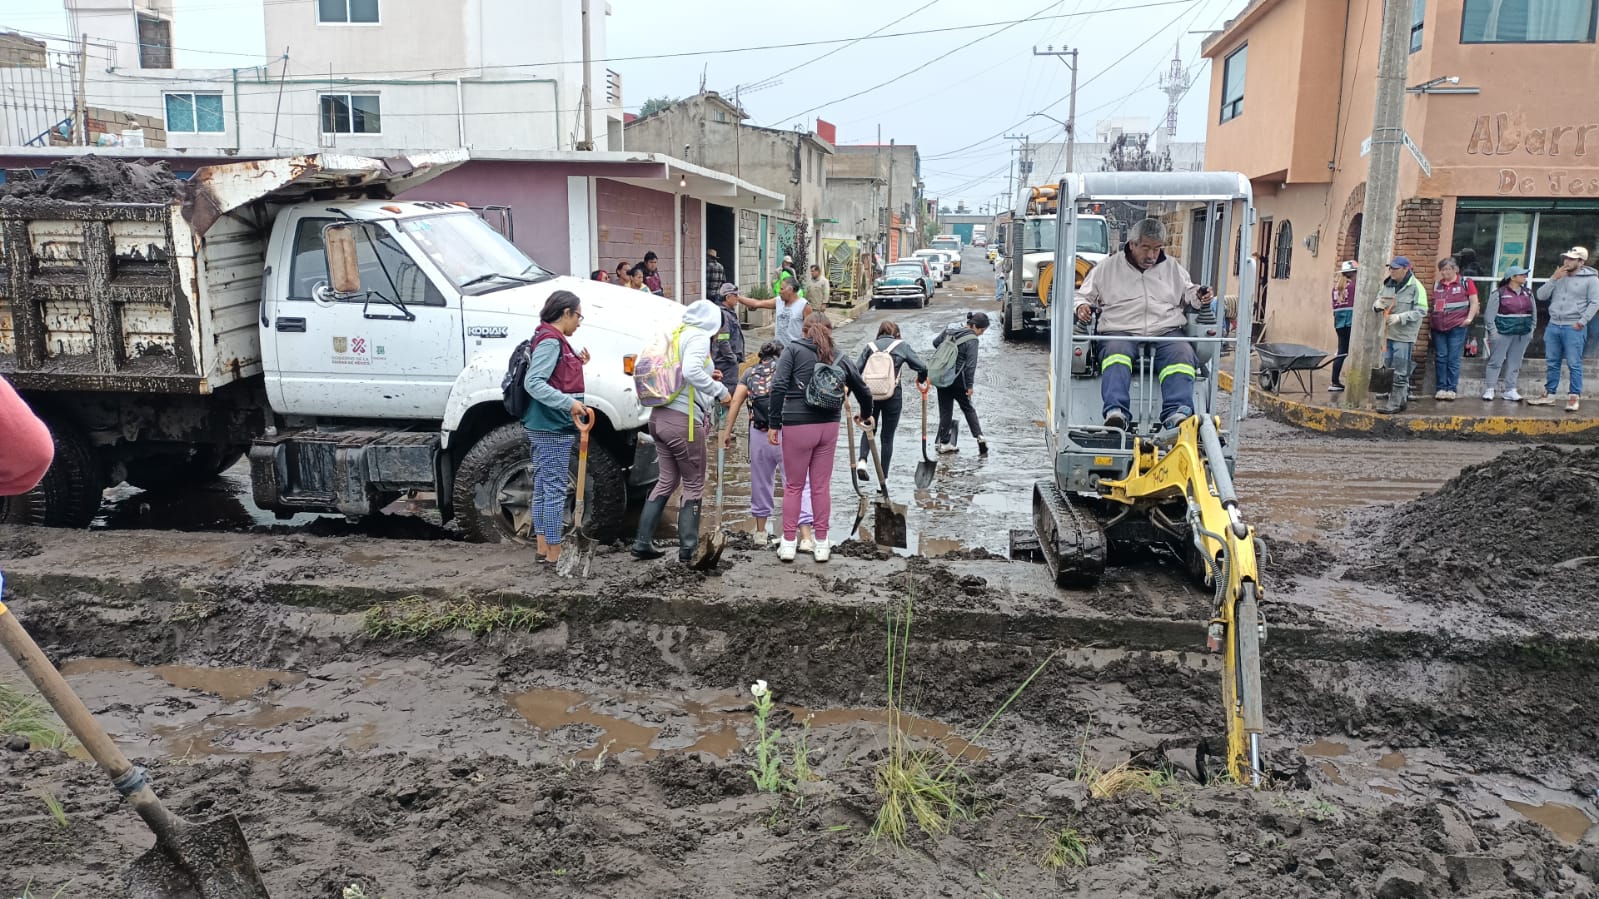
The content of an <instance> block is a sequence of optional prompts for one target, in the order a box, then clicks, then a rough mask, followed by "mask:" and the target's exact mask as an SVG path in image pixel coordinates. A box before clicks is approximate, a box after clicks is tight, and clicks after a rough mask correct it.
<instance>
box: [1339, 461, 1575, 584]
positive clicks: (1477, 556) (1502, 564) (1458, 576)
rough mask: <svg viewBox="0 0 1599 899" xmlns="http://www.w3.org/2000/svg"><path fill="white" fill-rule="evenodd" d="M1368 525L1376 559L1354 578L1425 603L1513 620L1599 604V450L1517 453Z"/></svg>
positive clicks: (1467, 472) (1474, 470) (1478, 468)
mask: <svg viewBox="0 0 1599 899" xmlns="http://www.w3.org/2000/svg"><path fill="white" fill-rule="evenodd" d="M1370 525H1371V526H1372V527H1371V530H1372V531H1373V532H1374V533H1375V534H1376V536H1377V538H1378V539H1377V541H1376V542H1375V544H1374V546H1373V550H1372V555H1373V558H1372V559H1371V560H1370V562H1369V564H1368V565H1366V566H1364V567H1363V570H1352V571H1351V572H1350V574H1349V576H1350V577H1352V578H1354V579H1364V580H1377V581H1383V582H1388V583H1395V584H1398V585H1400V586H1402V587H1403V588H1404V589H1405V590H1406V591H1407V592H1408V593H1410V594H1411V595H1412V596H1414V598H1416V599H1420V600H1434V601H1447V600H1456V599H1474V600H1477V601H1480V602H1484V603H1486V604H1488V605H1490V606H1493V607H1495V608H1497V609H1499V610H1500V611H1502V612H1504V613H1506V614H1523V613H1524V612H1525V611H1526V609H1527V606H1528V604H1529V603H1547V602H1558V603H1561V604H1562V605H1576V604H1582V605H1587V606H1588V607H1590V608H1591V607H1592V604H1593V603H1594V602H1596V601H1599V582H1596V580H1595V578H1594V573H1595V572H1596V571H1599V555H1596V554H1599V448H1589V449H1584V450H1575V451H1571V450H1562V449H1558V448H1555V447H1552V446H1538V447H1526V448H1520V449H1514V450H1511V451H1509V452H1506V453H1505V454H1503V455H1501V456H1499V457H1498V458H1496V459H1493V460H1490V461H1488V462H1484V463H1481V464H1478V465H1473V466H1470V467H1468V468H1466V469H1464V470H1462V471H1461V472H1460V474H1459V475H1457V476H1456V477H1455V478H1454V479H1453V480H1451V481H1449V482H1448V483H1446V484H1444V485H1443V486H1442V487H1441V488H1439V489H1438V490H1437V491H1436V492H1434V493H1431V494H1429V495H1427V496H1423V497H1421V498H1420V499H1417V500H1414V501H1412V502H1409V503H1406V504H1405V505H1402V506H1399V507H1398V508H1396V509H1393V510H1390V511H1388V512H1386V513H1383V514H1380V515H1378V516H1376V519H1375V521H1373V522H1370ZM1356 567H1357V568H1360V567H1361V566H1356Z"/></svg>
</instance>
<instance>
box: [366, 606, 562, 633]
mask: <svg viewBox="0 0 1599 899" xmlns="http://www.w3.org/2000/svg"><path fill="white" fill-rule="evenodd" d="M548 623H549V616H547V615H545V614H544V613H543V612H541V611H539V610H538V609H529V608H524V607H521V606H500V605H490V604H488V603H484V602H478V601H476V600H464V601H460V602H446V603H438V604H435V603H430V602H428V601H427V600H426V599H424V598H422V597H420V596H409V597H406V598H405V599H402V600H399V601H397V602H392V603H380V604H378V605H375V606H373V607H372V608H370V609H367V610H366V618H365V620H364V621H362V623H361V629H362V631H363V632H365V633H366V635H367V636H368V637H371V638H373V639H375V640H396V639H397V640H420V639H423V638H425V637H431V636H433V635H434V634H439V633H443V632H445V631H453V630H464V631H467V632H468V633H470V634H472V635H473V636H475V637H483V636H487V635H489V634H492V633H494V632H495V631H506V630H510V631H536V630H539V629H540V628H542V627H544V626H545V625H546V624H548Z"/></svg>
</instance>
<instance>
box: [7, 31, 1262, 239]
mask: <svg viewBox="0 0 1599 899" xmlns="http://www.w3.org/2000/svg"><path fill="white" fill-rule="evenodd" d="M257 2H259V0H257ZM440 2H448V0H440ZM597 2H598V0H597ZM249 3H250V0H177V2H176V14H175V18H176V19H177V21H178V27H177V28H175V29H174V31H175V35H176V39H175V41H174V43H176V44H177V45H178V50H177V57H178V60H179V64H180V65H183V66H187V67H221V66H229V65H250V64H254V63H258V62H260V61H261V58H262V53H263V49H262V48H261V46H260V35H259V18H257V19H256V23H257V24H256V25H255V27H254V29H251V28H240V27H239V22H240V18H239V16H240V13H241V9H240V8H241V7H244V6H247V5H249ZM610 4H611V12H612V15H611V16H610V17H609V19H608V20H607V22H606V28H607V32H608V37H609V42H610V46H609V48H608V52H607V54H606V55H607V57H609V58H608V60H607V61H606V62H605V65H606V66H607V67H608V68H612V69H615V70H617V71H618V72H620V73H621V74H622V76H623V86H624V91H625V97H624V101H625V102H626V103H627V105H628V106H629V107H630V108H632V109H634V110H636V109H637V107H638V106H640V105H642V104H643V103H644V101H645V100H647V99H649V98H650V97H654V96H669V97H680V96H684V95H687V94H692V93H694V92H695V91H696V90H697V89H698V88H699V85H700V81H701V79H702V78H703V79H704V81H705V84H706V86H707V87H709V88H711V89H713V90H718V91H722V92H723V93H727V94H731V93H732V92H733V89H734V87H735V86H740V85H743V86H746V87H747V88H748V90H747V91H745V92H741V96H742V98H743V101H744V105H745V107H746V109H748V110H749V112H750V113H751V115H752V116H753V119H754V123H755V124H758V125H768V126H773V127H792V126H794V125H795V124H796V123H803V124H804V125H805V126H806V127H814V124H815V120H816V119H817V118H818V117H820V118H823V119H826V120H828V121H830V122H832V123H834V124H835V125H837V126H838V137H839V141H840V142H841V143H872V142H875V141H876V139H877V133H878V131H877V129H878V126H879V125H881V126H882V135H883V140H884V141H885V142H886V141H887V140H888V139H890V138H893V139H894V140H896V141H898V142H900V143H913V144H916V145H917V146H918V147H919V148H920V150H921V154H922V176H923V178H924V180H925V181H926V182H927V186H928V191H929V193H930V194H931V195H932V196H936V197H939V198H941V199H943V200H946V201H948V202H950V203H952V204H953V202H954V201H956V200H962V199H964V200H965V201H966V202H967V203H969V204H971V205H972V206H974V207H975V206H977V205H980V204H981V203H983V202H985V201H987V200H989V199H991V198H992V197H993V196H994V195H995V194H996V193H998V192H1000V191H1002V190H1003V189H1004V186H1005V180H1006V171H1007V166H1008V163H1009V160H1010V148H1011V147H1012V146H1014V142H1013V141H1008V140H1005V139H1004V137H1003V135H1005V134H1028V135H1030V136H1031V139H1032V140H1033V141H1034V142H1043V141H1058V140H1063V139H1064V130H1063V129H1062V128H1061V126H1060V125H1059V124H1057V123H1055V122H1052V121H1050V120H1049V119H1047V118H1031V119H1029V118H1028V115H1029V113H1032V112H1037V111H1041V112H1046V113H1049V114H1050V115H1053V116H1055V117H1057V118H1061V119H1064V118H1065V117H1066V109H1067V102H1066V99H1067V92H1068V86H1069V85H1070V81H1071V79H1070V73H1069V72H1068V71H1067V69H1066V67H1065V66H1064V65H1062V64H1061V62H1060V60H1058V59H1053V58H1048V57H1035V56H1034V55H1033V53H1032V50H1033V48H1034V47H1035V46H1036V47H1039V48H1043V47H1045V46H1047V45H1053V46H1056V47H1060V46H1063V45H1069V46H1076V47H1078V48H1079V49H1080V50H1081V57H1080V66H1081V71H1080V73H1079V88H1078V99H1077V110H1078V111H1077V116H1078V136H1079V138H1080V139H1085V140H1092V139H1093V131H1094V125H1095V123H1096V122H1098V121H1099V120H1101V119H1106V118H1113V117H1126V116H1143V117H1147V118H1150V119H1152V120H1154V121H1156V122H1157V123H1158V122H1159V121H1160V120H1161V119H1162V118H1163V117H1164V115H1165V112H1166V95H1165V94H1164V93H1162V92H1161V91H1160V90H1159V81H1160V76H1161V74H1162V73H1164V72H1165V71H1166V70H1167V69H1168V68H1169V66H1170V64H1171V58H1172V53H1173V51H1174V50H1177V49H1179V48H1180V52H1181V55H1182V57H1183V60H1184V62H1185V64H1187V65H1189V67H1190V74H1191V76H1192V77H1193V78H1194V79H1195V84H1194V87H1193V89H1192V90H1190V91H1189V92H1188V94H1187V95H1186V96H1185V97H1184V98H1183V101H1182V103H1181V105H1180V106H1179V115H1178V134H1177V139H1178V140H1185V141H1187V140H1203V139H1204V136H1205V123H1206V120H1207V112H1206V109H1205V104H1206V99H1207V94H1208V90H1209V70H1208V67H1207V66H1206V65H1205V64H1204V62H1203V61H1202V60H1200V59H1199V42H1200V40H1201V36H1200V35H1199V34H1194V33H1191V32H1200V31H1209V30H1211V29H1214V28H1216V27H1217V26H1219V25H1220V24H1221V23H1222V22H1224V21H1225V20H1226V19H1227V18H1228V17H1229V16H1232V15H1236V14H1237V13H1238V12H1239V11H1240V10H1241V9H1243V8H1244V6H1245V5H1246V0H1053V2H1046V0H985V2H982V3H972V2H957V0H877V2H875V3H862V2H859V0H807V2H805V3H803V4H795V5H788V4H781V5H780V4H774V3H771V2H754V3H752V2H749V0H610ZM4 6H5V8H6V11H5V12H4V13H0V26H8V27H14V28H22V29H30V30H33V31H35V32H42V33H46V34H58V35H64V34H65V33H66V31H67V26H66V18H65V15H64V13H62V11H61V0H7V2H6V3H5V4H4ZM257 16H259V13H258V14H257ZM1018 20H1025V21H1020V22H1018ZM1013 23H1014V24H1013ZM905 32H929V33H918V34H906V33H905ZM855 38H863V39H861V40H858V41H855V40H851V39H855Z"/></svg>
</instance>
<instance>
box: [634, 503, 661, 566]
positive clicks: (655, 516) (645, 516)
mask: <svg viewBox="0 0 1599 899" xmlns="http://www.w3.org/2000/svg"><path fill="white" fill-rule="evenodd" d="M667 499H668V497H664V496H663V497H661V498H660V499H652V500H648V501H646V502H645V503H644V510H643V511H642V512H640V513H639V516H638V537H636V538H634V540H633V558H635V559H639V560H640V561H645V562H647V561H649V560H650V559H659V558H660V557H661V556H664V555H666V553H663V552H661V551H660V550H658V549H656V548H655V545H654V544H653V543H652V542H651V541H652V540H654V539H655V529H656V528H658V527H660V525H661V516H662V515H664V514H665V513H666V500H667Z"/></svg>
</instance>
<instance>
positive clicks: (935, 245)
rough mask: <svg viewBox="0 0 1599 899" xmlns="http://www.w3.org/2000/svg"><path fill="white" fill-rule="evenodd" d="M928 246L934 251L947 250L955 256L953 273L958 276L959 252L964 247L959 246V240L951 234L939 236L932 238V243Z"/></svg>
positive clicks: (959, 267)
mask: <svg viewBox="0 0 1599 899" xmlns="http://www.w3.org/2000/svg"><path fill="white" fill-rule="evenodd" d="M928 246H929V247H930V248H932V249H934V250H948V251H950V252H951V253H953V254H954V255H955V265H954V273H955V274H957V275H958V274H960V270H961V250H962V249H964V247H963V246H962V245H961V239H960V238H959V237H956V236H955V235H953V234H940V235H939V236H937V237H935V238H933V241H932V243H930V244H928Z"/></svg>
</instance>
